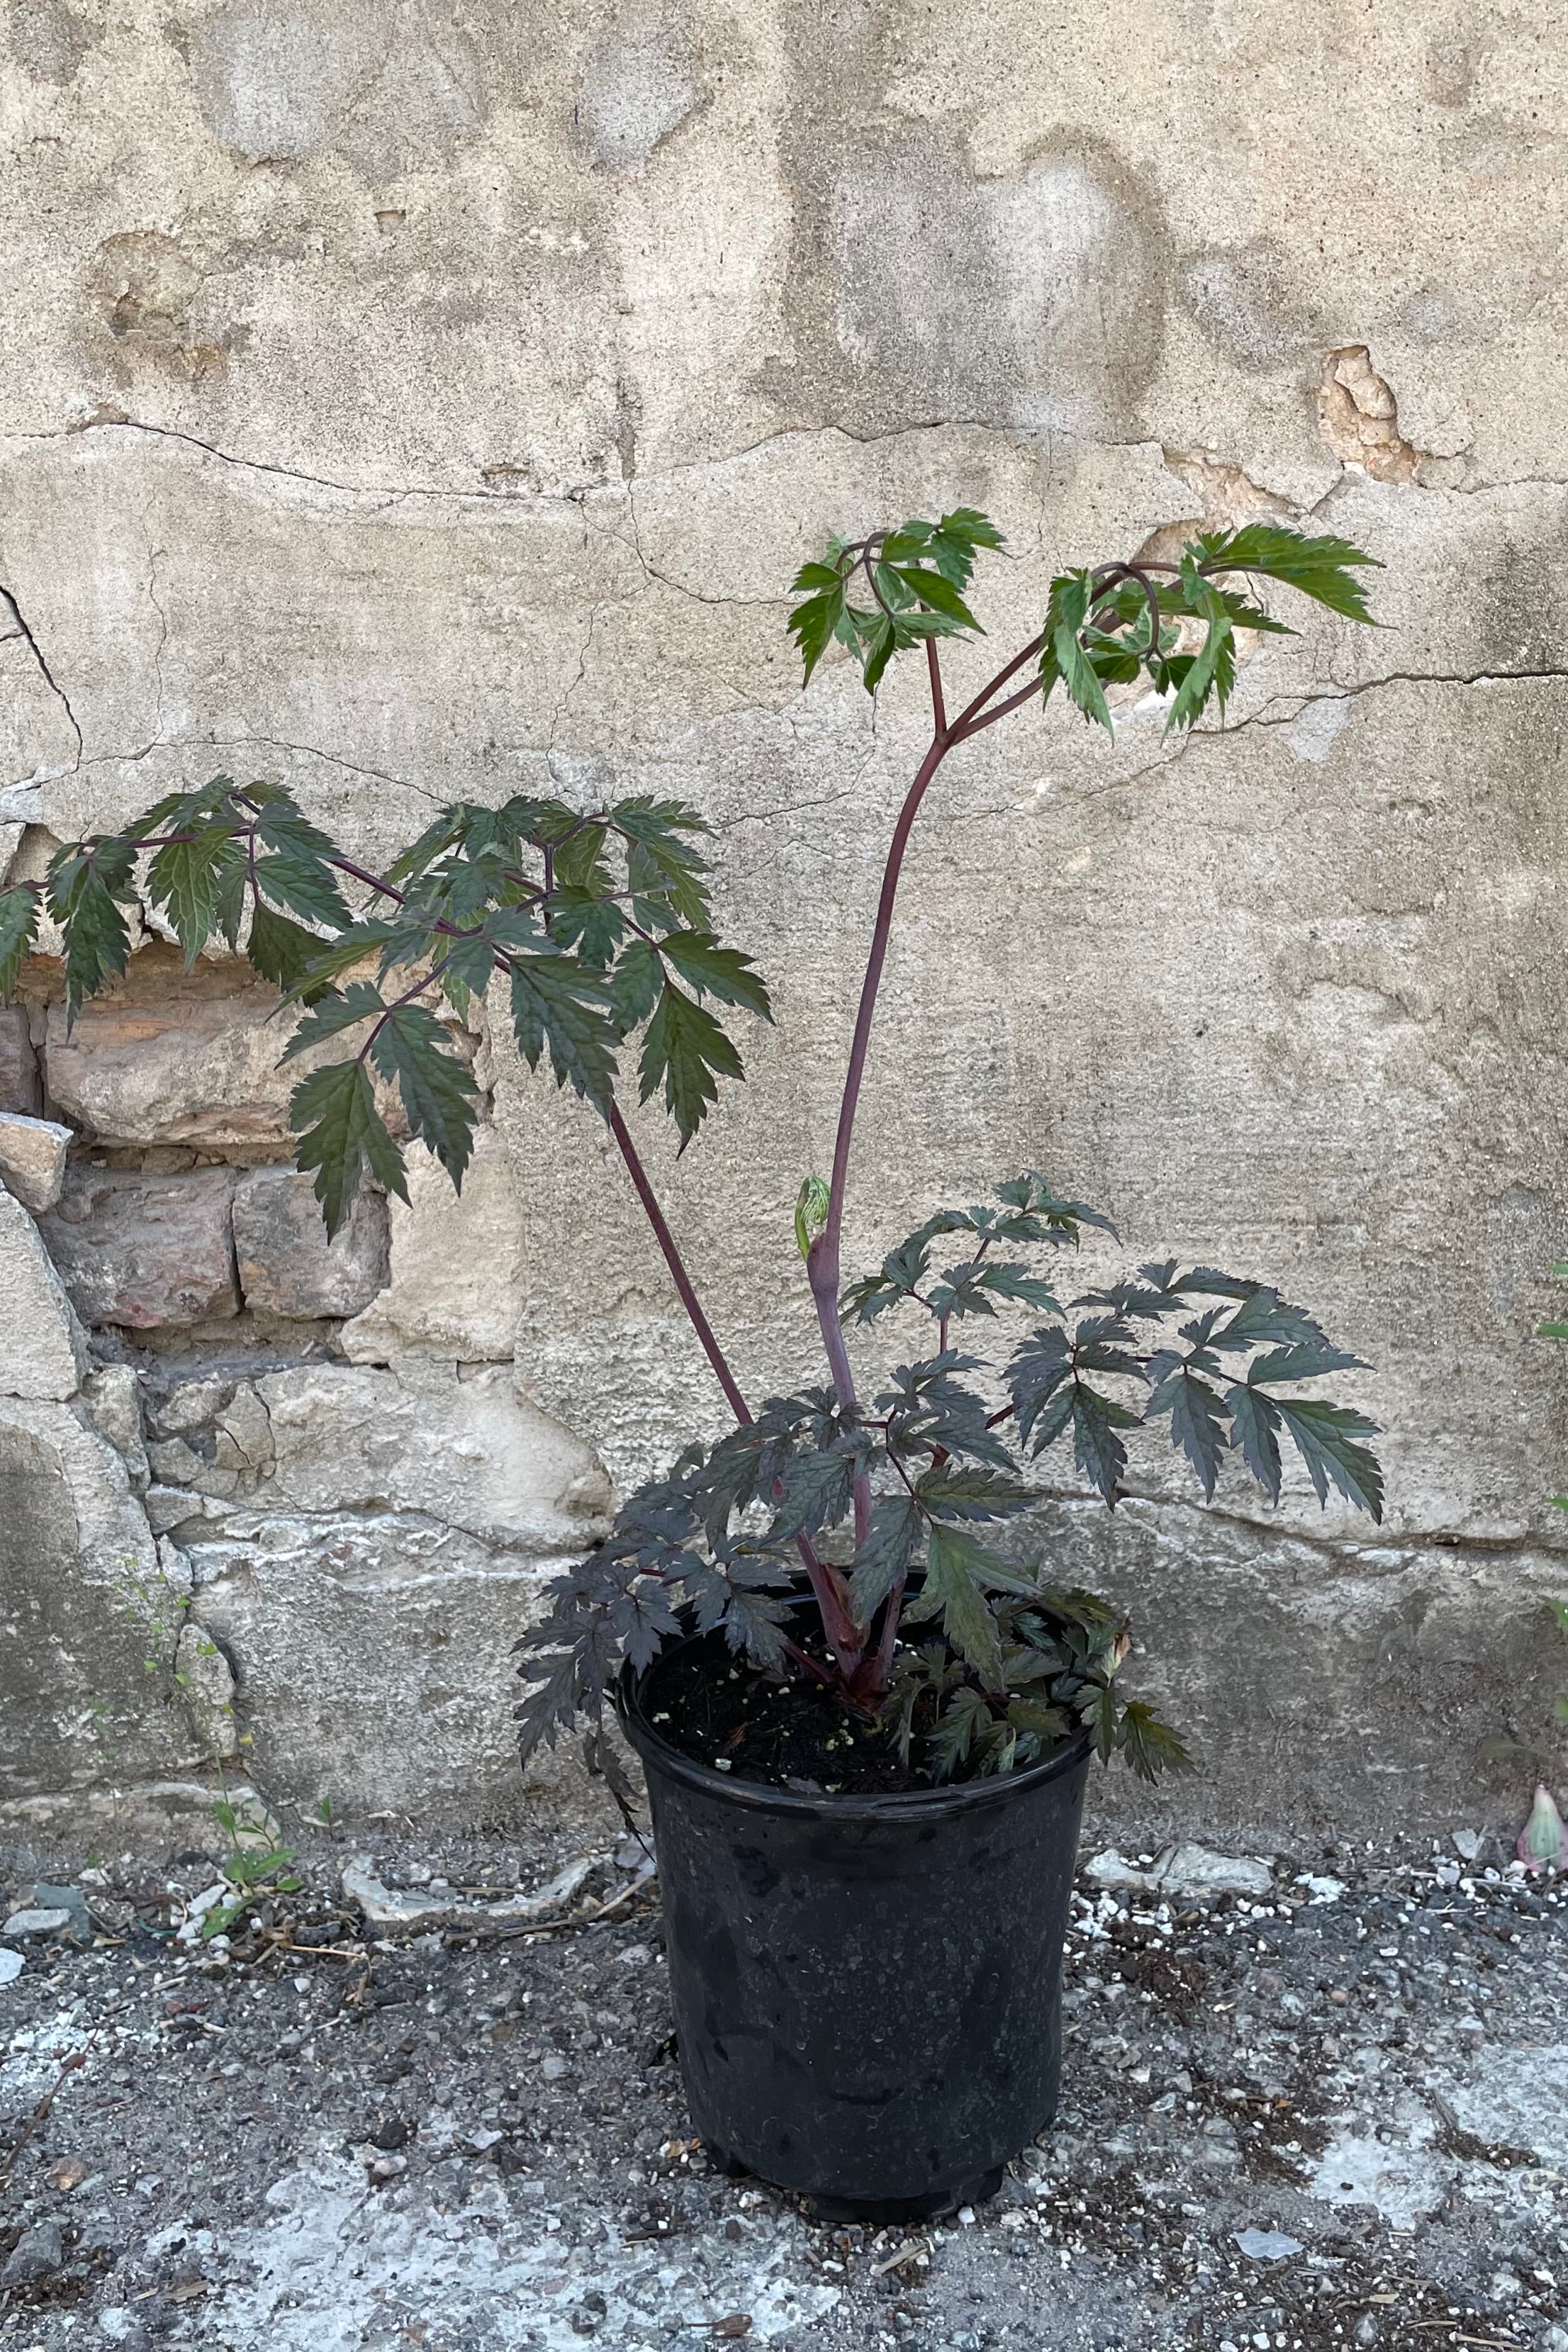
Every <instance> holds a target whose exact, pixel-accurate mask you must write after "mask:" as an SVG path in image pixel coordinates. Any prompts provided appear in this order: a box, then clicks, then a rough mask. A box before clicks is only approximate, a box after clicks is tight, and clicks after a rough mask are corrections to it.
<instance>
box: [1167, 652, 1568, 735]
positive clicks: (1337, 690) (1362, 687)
mask: <svg viewBox="0 0 1568 2352" xmlns="http://www.w3.org/2000/svg"><path fill="white" fill-rule="evenodd" d="M1552 680H1557V681H1559V682H1562V681H1565V680H1568V669H1554V668H1541V669H1479V670H1471V671H1466V670H1422V669H1393V670H1385V671H1384V673H1383V675H1382V676H1381V677H1366V678H1363V679H1362V681H1361V683H1360V684H1359V685H1357V686H1342V685H1341V684H1340V683H1339V681H1338V679H1331V681H1330V683H1329V685H1328V686H1327V687H1326V688H1322V689H1321V690H1316V691H1315V690H1313V689H1311V688H1303V689H1301V690H1300V692H1297V691H1296V690H1294V689H1293V688H1282V689H1281V690H1280V692H1279V693H1278V694H1271V695H1270V696H1269V698H1268V701H1267V702H1266V703H1264V705H1263V706H1262V709H1258V710H1256V711H1254V712H1253V713H1252V715H1251V717H1250V718H1247V719H1237V721H1236V723H1235V725H1234V726H1230V727H1195V728H1194V729H1193V730H1192V731H1191V733H1190V734H1189V735H1188V737H1187V738H1186V740H1188V741H1189V742H1194V741H1196V742H1209V743H1214V742H1221V741H1223V740H1225V739H1226V737H1227V736H1231V735H1240V734H1243V733H1244V732H1245V731H1246V730H1247V728H1249V727H1265V728H1274V727H1294V726H1295V724H1296V722H1297V720H1298V719H1300V716H1301V713H1302V712H1303V711H1304V710H1307V709H1310V707H1311V706H1312V705H1313V704H1314V703H1318V702H1354V701H1356V700H1358V699H1359V698H1360V697H1361V696H1362V695H1363V694H1374V693H1376V692H1378V691H1379V689H1380V688H1383V687H1385V686H1457V687H1462V688H1470V687H1476V686H1515V685H1526V686H1528V685H1530V684H1531V683H1536V682H1544V683H1550V682H1551V681H1552ZM1287 699H1289V701H1290V702H1291V703H1292V705H1293V708H1292V709H1290V710H1289V711H1287V712H1286V713H1285V714H1284V716H1283V717H1282V718H1279V719H1270V718H1269V717H1268V715H1267V714H1268V711H1269V709H1271V708H1272V706H1273V705H1274V704H1275V703H1276V702H1283V701H1285V700H1287Z"/></svg>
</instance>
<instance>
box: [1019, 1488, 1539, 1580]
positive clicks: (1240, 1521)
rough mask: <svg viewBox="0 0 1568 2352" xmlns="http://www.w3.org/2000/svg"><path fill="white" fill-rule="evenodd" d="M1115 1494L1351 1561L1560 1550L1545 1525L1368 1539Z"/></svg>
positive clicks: (1055, 1497) (1074, 1496) (1049, 1499)
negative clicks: (1510, 1532)
mask: <svg viewBox="0 0 1568 2352" xmlns="http://www.w3.org/2000/svg"><path fill="white" fill-rule="evenodd" d="M1033 1493H1034V1497H1035V1500H1036V1502H1037V1503H1040V1504H1047V1503H1048V1504H1057V1503H1065V1504H1071V1505H1073V1506H1074V1507H1081V1508H1082V1510H1083V1512H1084V1513H1085V1514H1086V1515H1090V1514H1094V1515H1100V1514H1103V1513H1104V1509H1105V1506H1104V1504H1103V1503H1102V1502H1101V1501H1100V1497H1099V1496H1097V1495H1092V1494H1089V1493H1086V1492H1085V1490H1084V1489H1083V1487H1081V1486H1037V1487H1036V1488H1034V1490H1033ZM1120 1499H1121V1501H1122V1502H1124V1503H1139V1504H1142V1506H1143V1507H1144V1508H1145V1509H1147V1510H1151V1511H1163V1512H1172V1511H1179V1512H1181V1513H1182V1514H1183V1515H1184V1517H1188V1518H1193V1519H1203V1520H1219V1521H1220V1522H1222V1523H1223V1525H1225V1526H1226V1528H1240V1529H1242V1530H1243V1531H1245V1533H1247V1535H1250V1536H1256V1537H1257V1538H1258V1540H1259V1541H1260V1542H1262V1543H1279V1544H1305V1545H1307V1546H1308V1547H1310V1549H1312V1550H1314V1551H1318V1552H1321V1553H1324V1554H1326V1555H1328V1556H1329V1557H1331V1558H1332V1559H1343V1560H1347V1561H1349V1562H1351V1563H1352V1564H1354V1563H1357V1562H1361V1561H1363V1560H1369V1559H1386V1557H1387V1555H1388V1554H1389V1553H1390V1552H1391V1551H1409V1552H1428V1551H1448V1552H1452V1553H1454V1554H1455V1555H1456V1557H1458V1556H1459V1555H1461V1554H1463V1553H1465V1552H1467V1551H1476V1552H1485V1553H1487V1554H1488V1555H1489V1557H1492V1558H1497V1559H1503V1558H1509V1557H1512V1556H1515V1555H1518V1554H1521V1553H1534V1554H1539V1555H1540V1556H1541V1557H1542V1558H1543V1559H1544V1558H1561V1556H1562V1547H1561V1545H1560V1544H1554V1543H1552V1540H1551V1537H1550V1533H1549V1532H1548V1531H1546V1530H1540V1531H1537V1532H1533V1533H1532V1532H1531V1531H1530V1530H1528V1529H1527V1530H1526V1531H1525V1532H1524V1533H1523V1534H1521V1535H1518V1536H1489V1535H1479V1534H1466V1533H1464V1532H1462V1531H1461V1530H1459V1529H1458V1528H1409V1529H1406V1530H1399V1529H1395V1528H1386V1529H1384V1530H1381V1531H1380V1533H1379V1537H1378V1539H1377V1541H1376V1542H1374V1543H1367V1542H1363V1540H1362V1539H1361V1538H1359V1537H1355V1536H1336V1535H1330V1534H1320V1533H1319V1532H1318V1531H1317V1530H1316V1529H1315V1528H1310V1527H1301V1526H1299V1525H1297V1524H1295V1523H1290V1524H1284V1523H1275V1524H1270V1522H1268V1520H1266V1519H1260V1518H1256V1517H1252V1516H1250V1515H1249V1514H1248V1513H1247V1512H1246V1511H1243V1510H1237V1509H1235V1508H1232V1507H1226V1504H1225V1503H1224V1502H1223V1501H1222V1500H1221V1499H1220V1498H1219V1496H1215V1499H1214V1501H1213V1502H1210V1503H1195V1502H1189V1501H1187V1500H1185V1499H1184V1497H1183V1496H1178V1495H1161V1494H1153V1493H1150V1492H1148V1491H1147V1490H1146V1489H1144V1488H1142V1487H1141V1486H1126V1487H1124V1488H1123V1490H1122V1493H1121V1497H1120Z"/></svg>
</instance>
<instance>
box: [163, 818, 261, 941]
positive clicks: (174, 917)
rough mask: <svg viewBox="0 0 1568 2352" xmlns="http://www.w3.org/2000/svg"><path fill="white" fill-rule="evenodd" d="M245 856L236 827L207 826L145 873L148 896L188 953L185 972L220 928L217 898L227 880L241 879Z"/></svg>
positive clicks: (174, 844) (171, 845)
mask: <svg viewBox="0 0 1568 2352" xmlns="http://www.w3.org/2000/svg"><path fill="white" fill-rule="evenodd" d="M245 867H246V855H245V851H244V850H243V848H242V847H241V846H240V845H239V842H238V841H237V839H236V837H235V827H234V825H233V824H221V823H216V822H207V823H204V824H202V825H201V826H200V828H199V830H193V831H191V832H188V833H187V834H186V835H184V836H183V837H182V838H180V839H177V840H174V841H171V842H167V843H165V844H164V845H163V848H162V849H160V850H159V851H157V853H156V854H155V856H153V862H152V864H151V865H150V866H148V868H147V880H146V886H145V887H146V895H147V898H148V899H149V900H150V902H151V903H152V905H153V906H154V907H161V908H163V910H164V912H165V913H166V914H167V916H168V918H169V920H170V922H171V923H172V924H173V925H174V935H175V937H176V938H177V939H178V940H179V942H180V945H181V948H182V949H183V950H184V958H185V970H186V971H190V969H191V966H192V965H193V964H194V963H195V960H196V958H197V956H198V955H199V954H200V953H201V951H202V950H203V948H204V947H205V945H206V943H207V941H208V940H209V939H210V938H211V937H212V934H213V932H214V930H215V929H216V928H217V920H218V896H219V891H220V888H221V886H222V883H223V880H224V878H225V877H226V876H234V877H241V878H243V876H244V873H245Z"/></svg>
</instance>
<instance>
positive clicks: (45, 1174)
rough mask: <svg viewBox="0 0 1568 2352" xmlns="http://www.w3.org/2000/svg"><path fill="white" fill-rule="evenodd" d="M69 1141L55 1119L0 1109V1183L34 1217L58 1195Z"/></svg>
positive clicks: (69, 1135) (53, 1203) (46, 1207)
mask: <svg viewBox="0 0 1568 2352" xmlns="http://www.w3.org/2000/svg"><path fill="white" fill-rule="evenodd" d="M70 1141H71V1131H70V1129H69V1128H68V1127H62V1126H61V1125H60V1124H59V1122H58V1120H57V1119H48V1118H20V1117H18V1116H17V1115H16V1113H15V1112H9V1111H0V1183H4V1184H5V1189H6V1191H7V1192H10V1193H11V1194H12V1195H13V1196H14V1197H15V1198H16V1200H18V1201H20V1202H21V1203H22V1206H23V1207H24V1209H27V1210H30V1211H31V1213H32V1214H33V1215H34V1216H40V1215H41V1214H42V1213H43V1212H44V1211H45V1210H46V1209H52V1208H53V1207H54V1205H55V1202H57V1201H58V1199H59V1197H60V1190H61V1187H62V1186H63V1185H64V1183H65V1180H66V1153H67V1151H68V1150H69V1148H70Z"/></svg>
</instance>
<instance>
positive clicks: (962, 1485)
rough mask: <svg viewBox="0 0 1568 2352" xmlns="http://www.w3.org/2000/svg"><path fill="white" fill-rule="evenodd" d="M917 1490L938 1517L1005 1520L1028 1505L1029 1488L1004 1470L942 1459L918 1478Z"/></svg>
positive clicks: (921, 1499)
mask: <svg viewBox="0 0 1568 2352" xmlns="http://www.w3.org/2000/svg"><path fill="white" fill-rule="evenodd" d="M915 1493H916V1495H917V1496H918V1497H919V1499H920V1501H921V1504H922V1506H923V1507H924V1508H925V1509H926V1510H927V1511H929V1512H930V1513H931V1517H933V1518H938V1519H1005V1518H1011V1517H1012V1516H1013V1515H1014V1513H1015V1512H1016V1511H1022V1510H1025V1509H1026V1508H1027V1507H1028V1504H1029V1502H1030V1500H1031V1496H1030V1494H1029V1490H1028V1488H1027V1487H1026V1486H1020V1485H1019V1484H1018V1481H1017V1480H1016V1478H1012V1477H1009V1476H1008V1475H1006V1474H1005V1472H998V1471H994V1470H986V1469H984V1468H982V1467H980V1466H979V1465H974V1464H969V1463H962V1462H952V1461H948V1462H940V1463H937V1464H935V1465H933V1467H932V1468H931V1469H930V1470H928V1471H926V1472H925V1473H924V1475H922V1476H921V1478H920V1479H918V1480H917V1482H916V1485H915Z"/></svg>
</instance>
